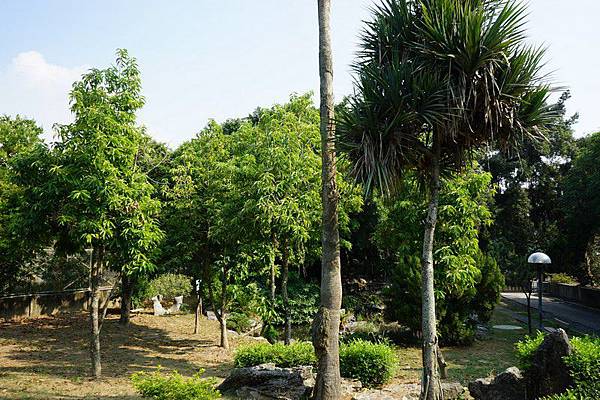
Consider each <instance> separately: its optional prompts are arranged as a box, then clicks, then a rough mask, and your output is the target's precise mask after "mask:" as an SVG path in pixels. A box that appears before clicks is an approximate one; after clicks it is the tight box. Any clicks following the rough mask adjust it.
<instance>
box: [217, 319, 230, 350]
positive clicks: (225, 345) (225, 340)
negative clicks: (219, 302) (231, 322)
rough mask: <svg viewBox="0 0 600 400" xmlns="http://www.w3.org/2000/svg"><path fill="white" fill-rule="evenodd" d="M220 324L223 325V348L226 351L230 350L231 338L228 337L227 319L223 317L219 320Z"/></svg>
mask: <svg viewBox="0 0 600 400" xmlns="http://www.w3.org/2000/svg"><path fill="white" fill-rule="evenodd" d="M219 324H220V325H221V347H222V348H224V349H225V350H229V338H228V335H227V318H226V317H225V315H223V316H222V317H221V318H219Z"/></svg>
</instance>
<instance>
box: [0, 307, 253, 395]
mask: <svg viewBox="0 0 600 400" xmlns="http://www.w3.org/2000/svg"><path fill="white" fill-rule="evenodd" d="M193 319H194V316H193V315H173V316H166V317H154V316H152V315H147V314H141V315H136V316H134V317H133V318H132V323H131V325H130V326H129V327H122V326H121V325H119V324H118V322H117V317H116V316H114V317H113V316H108V317H107V320H106V321H105V323H104V327H103V329H102V342H101V343H102V344H101V345H102V372H103V378H102V379H101V380H99V381H96V380H92V379H90V378H88V376H89V369H90V367H89V353H88V336H87V332H88V317H87V314H72V315H62V316H58V317H54V318H40V319H34V320H26V321H23V322H20V323H19V322H17V323H15V322H11V323H0V399H36V400H42V399H44V400H46V399H48V400H54V399H82V398H85V399H102V400H104V399H125V400H132V399H141V397H140V396H138V395H136V393H135V391H134V389H133V387H132V386H131V383H130V379H129V377H130V375H131V374H132V373H134V372H137V371H149V370H153V369H155V368H157V367H158V366H161V367H163V368H164V369H165V370H177V371H179V372H180V373H181V374H183V375H187V376H189V375H193V374H194V373H195V372H197V371H198V370H199V369H200V368H203V369H205V370H206V372H205V376H214V377H217V378H224V377H225V376H226V375H227V373H228V371H229V370H230V369H231V368H232V362H231V360H232V351H229V352H228V351H225V350H223V349H221V348H220V347H218V343H219V342H218V340H219V324H218V322H217V321H208V320H202V322H201V328H200V334H197V335H194V334H192V332H193ZM251 340H252V339H248V338H236V337H230V344H231V347H232V350H233V349H234V348H235V346H237V345H238V344H239V343H240V342H248V341H251Z"/></svg>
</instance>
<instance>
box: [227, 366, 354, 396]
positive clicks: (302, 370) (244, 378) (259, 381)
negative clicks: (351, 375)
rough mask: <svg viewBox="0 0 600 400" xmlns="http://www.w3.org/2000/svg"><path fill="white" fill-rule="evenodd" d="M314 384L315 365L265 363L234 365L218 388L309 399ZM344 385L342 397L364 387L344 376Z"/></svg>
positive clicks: (249, 394) (231, 391)
mask: <svg viewBox="0 0 600 400" xmlns="http://www.w3.org/2000/svg"><path fill="white" fill-rule="evenodd" d="M314 385H315V378H314V374H313V372H312V367H296V368H279V367H276V366H275V365H274V364H262V365H258V366H256V367H247V368H235V369H234V370H233V371H231V374H230V375H229V376H228V377H227V379H225V380H224V381H223V383H221V385H219V387H218V389H219V390H220V391H221V392H223V393H231V394H235V396H236V398H238V399H242V400H274V399H279V400H299V399H304V398H308V397H309V396H310V395H311V394H312V391H313V388H314ZM341 386H342V395H343V396H350V395H351V394H352V393H354V392H355V391H357V390H360V389H361V387H362V385H361V383H360V382H359V381H356V380H350V379H342V383H341Z"/></svg>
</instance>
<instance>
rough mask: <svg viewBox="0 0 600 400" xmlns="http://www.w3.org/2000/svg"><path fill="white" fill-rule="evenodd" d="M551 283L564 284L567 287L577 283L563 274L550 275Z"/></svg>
mask: <svg viewBox="0 0 600 400" xmlns="http://www.w3.org/2000/svg"><path fill="white" fill-rule="evenodd" d="M550 282H551V283H566V284H569V285H573V284H576V283H577V279H575V278H573V277H572V276H571V275H568V274H565V273H562V272H561V273H559V274H552V275H550Z"/></svg>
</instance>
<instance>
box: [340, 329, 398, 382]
mask: <svg viewBox="0 0 600 400" xmlns="http://www.w3.org/2000/svg"><path fill="white" fill-rule="evenodd" d="M397 364H398V359H397V358H396V355H395V354H394V350H393V349H392V348H391V347H390V346H388V345H386V344H384V343H371V342H368V341H365V340H355V341H352V342H350V343H348V344H344V345H342V346H341V347H340V371H341V374H342V376H344V377H347V378H353V379H358V380H359V381H360V382H361V383H362V384H363V385H364V386H366V387H371V386H381V385H383V384H384V383H387V382H389V381H390V380H391V379H392V378H393V377H394V373H395V371H396V367H397Z"/></svg>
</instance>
